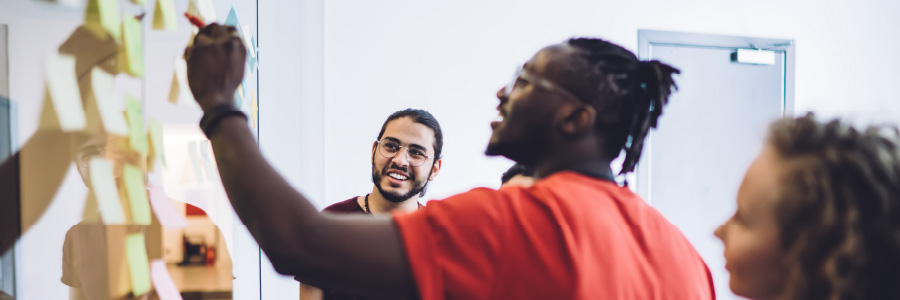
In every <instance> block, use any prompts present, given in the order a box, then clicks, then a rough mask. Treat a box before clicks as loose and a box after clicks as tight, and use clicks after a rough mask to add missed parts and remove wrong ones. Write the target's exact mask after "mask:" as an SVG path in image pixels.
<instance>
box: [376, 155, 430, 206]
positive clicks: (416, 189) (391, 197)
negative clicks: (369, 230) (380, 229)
mask: <svg viewBox="0 0 900 300" xmlns="http://www.w3.org/2000/svg"><path fill="white" fill-rule="evenodd" d="M385 174H387V169H384V170H382V171H381V172H378V171H376V170H375V165H374V164H373V165H372V183H374V184H375V188H377V189H378V192H380V193H381V196H383V197H384V199H387V201H391V202H394V203H400V202H403V201H406V200H408V199H409V198H412V197H414V196H416V195H418V194H419V193H421V192H422V190H423V189H425V184H426V183H427V182H423V181H419V180H416V181H413V187H412V188H411V189H409V192H407V193H406V194H402V195H401V194H397V193H389V192H387V191H385V190H384V189H383V188H381V181H382V179H383V178H384V176H387V175H385Z"/></svg>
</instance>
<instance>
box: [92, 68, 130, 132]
mask: <svg viewBox="0 0 900 300" xmlns="http://www.w3.org/2000/svg"><path fill="white" fill-rule="evenodd" d="M91 94H92V95H93V99H92V100H93V101H92V103H91V104H90V105H89V111H90V113H89V114H88V115H91V116H93V115H94V112H95V111H96V113H97V114H99V118H100V123H101V124H102V125H103V129H104V130H105V131H106V132H107V133H111V134H116V135H121V136H126V135H128V124H127V123H126V122H125V116H123V115H122V113H121V111H122V110H121V109H120V108H119V106H118V103H116V101H115V100H114V99H113V75H112V74H109V73H107V72H106V71H103V70H102V69H100V68H94V69H93V70H91Z"/></svg>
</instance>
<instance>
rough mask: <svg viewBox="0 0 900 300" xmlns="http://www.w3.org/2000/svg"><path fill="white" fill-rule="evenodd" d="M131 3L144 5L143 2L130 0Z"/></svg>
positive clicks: (142, 0) (141, 0)
mask: <svg viewBox="0 0 900 300" xmlns="http://www.w3.org/2000/svg"><path fill="white" fill-rule="evenodd" d="M131 3H134V4H140V5H144V0H131Z"/></svg>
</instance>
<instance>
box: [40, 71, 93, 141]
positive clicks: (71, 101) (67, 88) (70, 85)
mask: <svg viewBox="0 0 900 300" xmlns="http://www.w3.org/2000/svg"><path fill="white" fill-rule="evenodd" d="M44 77H45V79H46V80H47V89H48V91H49V93H50V98H51V101H52V102H53V109H54V110H56V117H57V119H58V120H59V125H60V128H62V130H63V131H79V130H83V129H84V127H85V125H87V121H86V119H85V117H84V106H83V105H82V104H81V92H79V89H78V78H77V76H76V75H75V57H74V56H70V55H60V54H51V55H50V56H48V57H47V61H46V65H45V68H44Z"/></svg>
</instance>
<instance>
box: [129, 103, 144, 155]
mask: <svg viewBox="0 0 900 300" xmlns="http://www.w3.org/2000/svg"><path fill="white" fill-rule="evenodd" d="M125 115H126V117H127V119H128V129H130V130H129V133H128V136H129V141H130V144H131V149H133V150H134V151H137V152H138V153H140V154H143V155H147V151H149V149H148V146H147V135H146V134H145V133H144V108H143V104H142V103H141V101H140V100H137V99H135V98H134V97H133V96H131V95H125Z"/></svg>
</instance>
